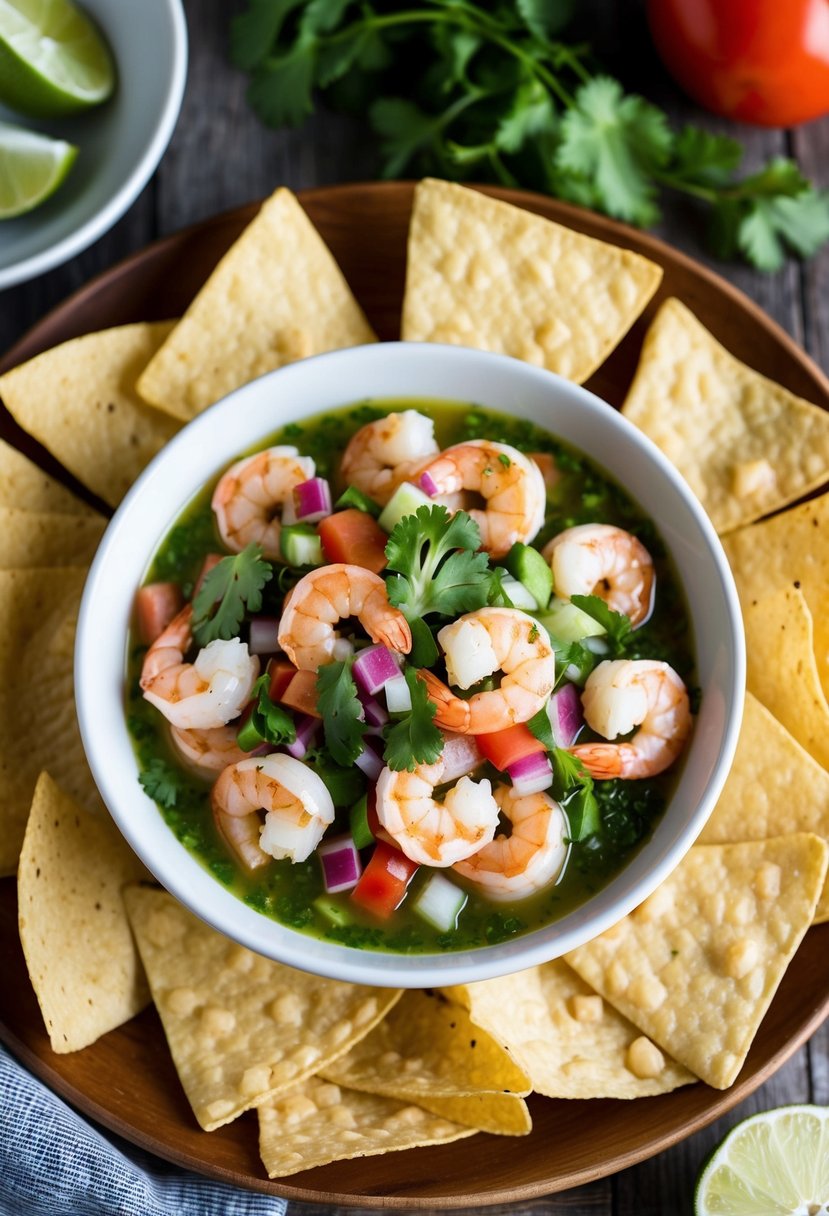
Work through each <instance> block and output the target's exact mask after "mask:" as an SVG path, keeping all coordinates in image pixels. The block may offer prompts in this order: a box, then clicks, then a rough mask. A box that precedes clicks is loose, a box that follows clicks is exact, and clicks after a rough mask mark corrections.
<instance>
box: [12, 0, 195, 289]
mask: <svg viewBox="0 0 829 1216" xmlns="http://www.w3.org/2000/svg"><path fill="white" fill-rule="evenodd" d="M82 3H83V8H84V9H85V10H86V11H87V12H88V13H89V14H90V16H91V17H93V18H94V20H95V21H96V22H97V24H98V26H99V27H100V29H101V30H102V31H103V33H104V35H105V37H106V39H107V42H108V43H109V45H110V47H111V49H112V52H113V55H114V57H115V63H116V68H117V72H118V82H117V85H116V91H115V94H114V95H113V97H111V98H110V99H109V101H107V102H105V103H104V105H102V106H97V107H95V108H94V109H91V110H88V111H86V112H85V113H82V114H77V115H73V116H72V117H71V118H62V119H32V118H27V117H25V116H24V115H21V114H17V113H15V112H13V111H12V110H7V109H6V108H5V107H3V106H0V121H2V122H10V123H16V124H17V125H18V126H24V127H29V128H31V129H32V130H34V131H42V132H43V133H44V134H46V135H51V136H53V137H55V138H60V139H67V140H69V141H70V142H71V143H74V144H77V145H78V148H79V152H78V157H77V160H76V161H75V164H74V165H73V166H72V170H71V172H70V173H69V176H68V177H67V178H66V181H65V182H63V184H62V185H61V187H60V189H59V190H58V191H56V193H55V194H54V195H53V196H52V198H50V199H48V200H47V201H46V202H45V203H43V204H42V206H40V207H36V208H35V209H34V210H33V211H30V212H29V213H28V214H27V215H21V216H19V217H18V218H17V219H14V220H4V221H3V223H2V224H0V289H2V288H4V287H11V286H12V284H14V283H22V282H25V281H26V280H27V279H32V278H34V277H35V275H39V274H43V272H44V271H46V270H51V268H52V267H53V266H59V265H60V264H61V262H65V261H66V260H67V259H68V258H71V257H74V255H75V254H76V253H80V252H81V250H83V249H86V248H87V246H89V245H91V244H92V242H93V241H96V240H97V239H98V237H100V236H103V234H104V233H105V232H107V231H108V230H109V229H110V228H111V227H112V226H113V224H114V223H115V222H116V221H117V220H119V219H120V218H121V216H122V215H123V214H124V212H125V211H126V210H127V208H128V207H129V206H130V205H131V204H132V203H133V202H134V201H135V199H136V198H137V197H138V195H139V193H140V192H141V191H142V190H143V189H144V186H145V185H146V184H147V182H148V181H149V179H150V176H151V174H152V173H153V171H154V170H155V167H156V165H157V164H158V162H159V161H160V160H161V157H162V155H163V153H164V150H165V148H166V147H167V144H168V143H169V141H170V136H171V135H172V133H173V128H174V127H175V125H176V119H177V118H178V113H179V110H180V109H181V99H182V97H183V95H184V84H185V80H186V76H187V25H186V22H185V19H184V12H183V10H182V7H181V0H82Z"/></svg>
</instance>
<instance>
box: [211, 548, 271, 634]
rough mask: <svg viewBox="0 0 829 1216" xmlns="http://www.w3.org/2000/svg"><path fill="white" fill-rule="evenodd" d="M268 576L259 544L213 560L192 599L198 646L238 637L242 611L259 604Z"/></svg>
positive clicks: (253, 608) (259, 605)
mask: <svg viewBox="0 0 829 1216" xmlns="http://www.w3.org/2000/svg"><path fill="white" fill-rule="evenodd" d="M272 576H273V567H272V566H271V564H270V562H266V561H265V560H264V559H263V557H262V546H261V545H257V544H251V545H248V546H247V548H245V549H243V550H242V552H241V553H236V554H235V555H233V556H230V557H223V558H222V560H221V561H220V562H217V563H216V565H215V566H214V567H213V569H212V570H211V571H210V572H209V573H208V574H207V575H206V576H205V579H204V582H203V583H202V585H201V587H200V588H199V591H198V592H197V594H196V596H195V597H194V599H193V637H194V638H195V639H196V641H197V642H198V644H199V646H206V645H207V644H208V642H213V641H215V640H216V639H217V638H223V639H227V638H235V637H238V636H239V629H240V626H241V624H242V621H243V620H244V617H245V612H258V611H259V609H260V608H261V607H262V588H263V587H264V586H265V583H267V582H268V580H269V579H270V578H271V577H272Z"/></svg>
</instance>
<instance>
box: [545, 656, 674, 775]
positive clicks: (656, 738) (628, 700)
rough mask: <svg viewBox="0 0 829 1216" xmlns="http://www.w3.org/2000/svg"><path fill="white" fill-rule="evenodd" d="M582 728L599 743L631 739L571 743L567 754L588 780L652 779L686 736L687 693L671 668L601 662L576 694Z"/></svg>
mask: <svg viewBox="0 0 829 1216" xmlns="http://www.w3.org/2000/svg"><path fill="white" fill-rule="evenodd" d="M582 704H583V706H584V717H585V721H586V722H587V725H588V726H589V727H590V729H591V730H594V731H595V732H596V734H598V735H602V736H603V738H605V739H615V738H616V737H617V736H618V735H626V734H628V732H629V731H632V730H633V729H634V727H637V726H638V727H639V729H638V730H637V731H636V734H635V735H634V736H633V737H632V738H631V739H628V740H627V741H626V742H624V743H577V744H576V745H575V747H571V748H570V749H569V750H570V751H571V752H572V754H573V755H574V756H577V757H578V758H579V760H581V761H582V763H583V764H584V766H585V768H586V769H587V771H588V772H589V773H590V775H591V777H597V778H610V777H623V778H626V779H628V780H635V779H636V778H638V777H655V776H656V774H657V773H661V772H662V771H663V769H666V768H668V767H669V765H671V764H673V762H674V760H676V758H677V756H678V755H679V753H680V752H681V751H682V748H683V747H684V745H685V741H686V739H687V738H688V735H689V733H690V731H691V709H690V706H689V704H688V692H687V690H686V688H685V685H684V684H683V683H682V680H680V678H679V676H678V675H677V674H676V672H675V671H674V669H673V668H672V667H669V666H668V664H667V663H659V662H657V661H656V660H654V659H614V660H610V659H606V660H605V661H604V662H603V663H600V664H599V665H598V667H596V668H595V669H594V670H593V671H591V673H590V675H589V676H588V677H587V682H586V684H585V686H584V691H583V692H582Z"/></svg>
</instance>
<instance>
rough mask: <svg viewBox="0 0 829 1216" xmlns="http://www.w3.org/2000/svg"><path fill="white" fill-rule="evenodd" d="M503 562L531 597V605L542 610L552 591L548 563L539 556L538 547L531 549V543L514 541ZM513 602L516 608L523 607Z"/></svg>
mask: <svg viewBox="0 0 829 1216" xmlns="http://www.w3.org/2000/svg"><path fill="white" fill-rule="evenodd" d="M505 564H506V567H507V570H509V572H510V574H511V575H512V576H513V578H517V579H518V581H519V583H522V584H523V585H524V587H526V589H527V591H528V592H529V594H530V595H531V596H532V597H533V600H534V604H533V607H534V608H537V609H541V610H542V611H543V609H545V608H546V607H547V605H548V604H549V602H550V596H551V595H552V592H553V572H552V570H551V569H550V563H549V562H547V561H546V560H545V559H544V558H543V557H542V556H541V554H540V553H539V551H538V549H533V547H532V545H522V544H521V542H520V541H516V542H515V544H514V545H513V546H512V548H511V549H510V551H509V553H508V554H507V557H506V563H505ZM507 594H509V592H508V593H507ZM513 603H515V606H516V608H521V607H523V605H522V604H519V603H517V602H516V601H515V600H513Z"/></svg>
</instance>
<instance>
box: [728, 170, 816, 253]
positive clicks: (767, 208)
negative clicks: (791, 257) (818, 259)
mask: <svg viewBox="0 0 829 1216" xmlns="http://www.w3.org/2000/svg"><path fill="white" fill-rule="evenodd" d="M827 239H829V194H825V193H822V192H820V193H819V192H818V191H816V190H804V191H803V192H802V193H801V194H798V195H795V196H794V197H790V196H785V195H784V196H783V197H782V198H771V199H758V200H756V201H755V202H754V203H752V204H751V206H750V208H749V209H748V212H747V214H746V215H745V216H744V218H743V219H742V220H741V221H740V224H739V228H738V230H737V244H738V246H739V248H740V249H741V250H742V251H743V253H744V254H745V255H746V257H747V258H748V259H749V261H750V262H751V263H752V264H753V265H754V266H756V267H758V269H760V270H779V269H780V267H781V266H782V265H783V261H784V259H785V257H786V246H787V245H788V246H789V247H790V248H791V249H793V250H794V252H795V253H797V254H799V255H800V257H804V258H806V257H811V255H812V254H813V253H816V252H817V250H818V249H819V248H820V246H821V245H822V244H823V243H824V241H826V240H827Z"/></svg>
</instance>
